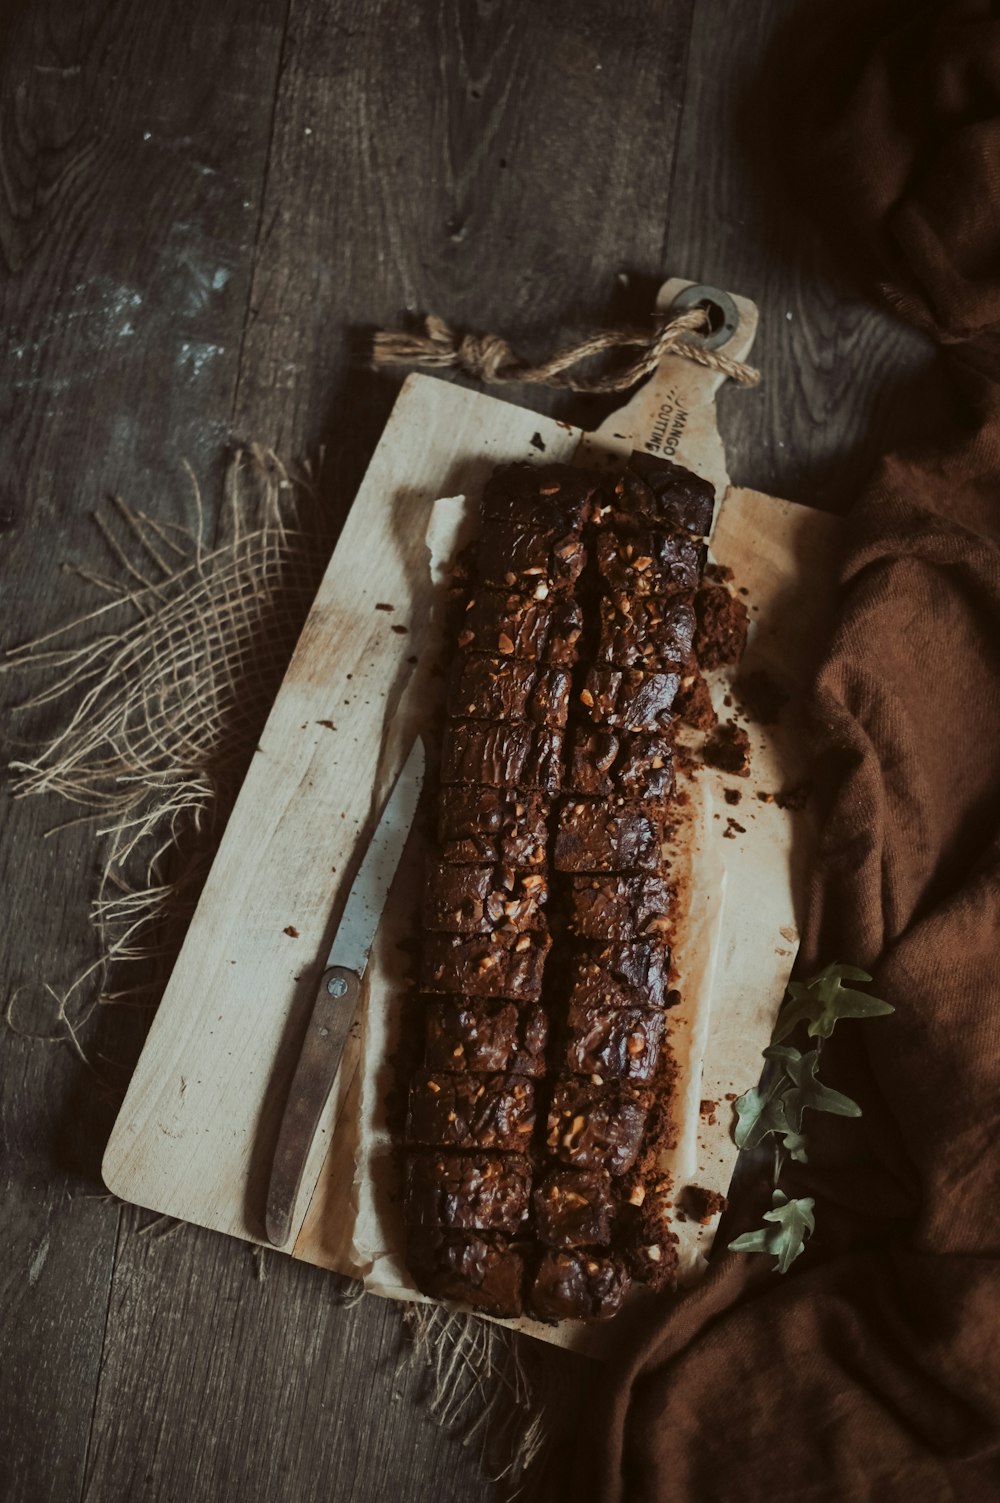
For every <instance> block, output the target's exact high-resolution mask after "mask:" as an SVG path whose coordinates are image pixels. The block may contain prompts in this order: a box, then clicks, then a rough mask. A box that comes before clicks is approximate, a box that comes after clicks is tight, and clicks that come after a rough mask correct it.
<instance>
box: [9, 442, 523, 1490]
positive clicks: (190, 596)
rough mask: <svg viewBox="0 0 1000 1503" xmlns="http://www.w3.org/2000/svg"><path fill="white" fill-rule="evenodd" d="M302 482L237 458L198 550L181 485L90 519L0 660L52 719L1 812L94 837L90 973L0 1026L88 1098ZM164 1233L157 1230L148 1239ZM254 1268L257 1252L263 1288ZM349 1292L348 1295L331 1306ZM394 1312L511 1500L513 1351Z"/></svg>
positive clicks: (268, 622)
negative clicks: (210, 533) (76, 552)
mask: <svg viewBox="0 0 1000 1503" xmlns="http://www.w3.org/2000/svg"><path fill="white" fill-rule="evenodd" d="M317 480H318V477H317V475H316V473H315V472H314V471H313V470H312V469H310V468H309V467H306V468H303V469H300V470H297V471H290V470H287V469H286V468H285V467H284V466H283V465H282V464H281V462H280V461H279V460H278V459H277V457H276V456H275V455H274V454H273V453H270V452H268V451H266V450H264V449H260V448H257V447H249V448H245V449H242V450H240V451H238V452H236V453H234V454H233V455H232V457H231V459H230V462H229V464H228V468H227V472H226V476H225V482H224V485H225V495H224V505H223V516H222V521H221V525H220V529H219V533H218V535H217V538H216V541H215V542H214V544H213V545H212V546H211V547H209V546H208V545H207V544H206V542H205V539H204V526H203V521H202V498H201V495H200V492H199V489H198V486H197V483H196V481H195V479H194V476H193V475H192V476H191V483H192V486H193V490H194V497H195V504H196V507H197V514H198V518H199V522H198V526H197V528H196V529H195V530H193V531H186V530H184V529H182V528H179V527H177V526H174V525H165V524H163V523H161V522H159V521H157V520H156V519H155V518H154V517H151V516H149V515H147V514H146V513H145V512H143V511H141V510H138V509H137V508H135V507H133V506H131V505H129V504H128V503H127V502H125V501H123V500H120V499H118V500H115V501H113V502H111V503H109V505H108V506H107V507H106V508H104V510H102V511H101V512H100V513H99V514H98V516H97V517H96V518H95V521H96V523H97V525H98V527H99V528H100V530H101V532H102V534H103V537H104V541H105V543H106V546H107V549H108V554H109V560H110V564H111V570H110V572H108V573H101V574H98V573H93V572H91V571H89V570H84V569H76V570H75V571H74V572H76V573H77V574H78V575H80V576H82V578H83V579H84V580H86V581H87V583H88V584H89V585H90V586H91V588H92V589H93V591H94V597H95V603H94V606H93V608H92V609H91V610H89V611H87V612H86V613H84V614H83V615H81V616H79V617H77V618H75V619H74V620H72V621H69V622H67V623H66V624H65V625H64V626H62V627H60V628H59V629H57V630H55V631H51V632H49V633H47V634H46V635H45V636H44V637H40V638H38V639H36V640H35V641H31V642H27V643H25V644H24V645H23V646H20V647H16V648H15V649H14V650H13V651H11V652H9V653H8V654H7V656H6V658H5V659H4V661H3V662H2V664H0V673H2V674H3V676H4V677H5V678H6V679H7V680H8V682H10V681H13V683H14V685H16V688H15V691H14V692H15V696H16V701H17V702H16V713H15V731H16V732H18V733H19V732H20V727H21V725H22V723H23V722H26V724H27V726H28V727H29V728H30V724H31V720H32V713H33V712H35V713H42V712H46V713H48V714H50V715H51V714H53V713H54V714H55V718H56V723H57V726H58V728H57V729H56V730H55V732H53V733H52V734H51V735H50V736H49V738H48V739H47V741H46V742H45V743H44V744H43V745H40V746H35V747H34V748H32V750H31V752H30V753H29V754H26V755H24V756H23V757H22V758H21V759H20V760H17V761H15V762H13V763H11V764H10V768H9V771H10V773H11V775H12V780H13V794H14V797H16V798H34V797H37V796H38V795H40V794H54V795H57V796H58V798H59V799H61V800H62V801H63V803H64V804H65V805H67V806H68V807H69V810H70V814H71V818H70V821H69V822H73V821H74V820H82V821H88V822H90V823H91V824H92V825H93V828H94V840H95V846H96V849H97V852H98V858H99V859H98V875H97V878H96V891H95V894H94V896H93V898H92V901H91V906H90V916H91V920H92V923H93V926H94V930H95V934H96V942H97V943H96V953H97V959H96V960H94V962H93V963H92V964H91V965H90V966H88V967H87V969H86V970H85V971H84V972H83V973H82V974H81V975H79V976H77V977H76V978H75V979H72V980H69V979H68V978H59V977H56V976H51V977H43V978H42V980H43V991H42V993H41V995H40V994H39V989H38V988H37V987H33V988H32V989H31V990H30V992H28V991H27V990H25V991H22V992H18V993H15V994H14V995H13V996H11V997H10V998H9V999H8V1000H7V1004H6V1020H7V1023H8V1026H9V1027H11V1028H12V1029H14V1030H15V1031H16V1032H18V1033H19V1034H22V1035H26V1036H29V1037H32V1038H35V1039H38V1040H45V1041H47V1042H50V1043H57V1042H65V1043H66V1044H68V1045H69V1046H70V1047H71V1048H72V1049H73V1050H74V1051H75V1052H76V1053H77V1054H78V1055H79V1056H80V1058H81V1059H82V1060H83V1061H84V1063H85V1064H86V1065H87V1066H88V1067H89V1069H90V1070H92V1071H93V1074H94V1077H95V1088H102V1089H104V1090H108V1089H113V1083H109V1082H108V1081H107V1080H105V1079H104V1074H105V1073H106V1071H105V1064H106V1062H105V1061H103V1060H102V1059H101V1058H99V1057H95V1055H94V1052H93V1049H92V1047H91V1042H90V1041H91V1038H92V1037H93V1033H94V1024H95V1021H96V1020H95V1016H94V1015H95V1013H96V1012H97V1010H98V1009H100V1008H107V1007H114V1006H120V1005H126V1006H138V1007H146V1008H148V1009H150V1010H152V1009H153V1008H155V1006H156V1003H157V1002H158V1001H159V998H160V995H161V993H162V990H163V987H164V985H165V983H166V980H167V977H168V976H169V973H170V969H171V967H172V965H173V962H174V960H175V959H176V956H177V954H178V952H179V950H180V946H181V943H182V941H183V938H184V933H185V931H186V928H187V925H188V922H189V920H190V918H191V915H192V914H193V912H194V909H195V905H196V903H197V901H198V897H199V894H200V892H201V889H202V886H203V884H204V881H205V878H206V877H207V875H208V871H209V868H210V866H211V863H212V859H213V857H214V855H215V851H216V849H217V847H218V844H219V840H220V839H221V836H222V832H223V830H224V828H225V825H226V821H227V819H228V817H229V813H230V811H231V809H232V807H233V804H234V802H235V799H236V796H237V794H238V792H239V788H240V785H241V782H242V780H243V776H244V773H245V771H246V768H247V766H248V765H249V762H250V760H251V757H252V756H253V752H254V748H255V747H256V745H257V743H258V740H259V737H260V733H261V730H262V729H263V726H264V722H265V720H266V718H267V715H268V712H269V710H270V708H271V705H272V703H273V701H274V698H275V695H276V694H277V691H278V688H279V686H280V684H281V680H282V677H283V675H284V672H285V668H286V666H287V663H288V661H289V658H290V657H291V654H292V651H293V649H294V647H295V643H296V641H297V639H298V636H299V633H300V631H301V629H302V626H303V624H304V622H305V618H306V615H307V613H308V610H309V607H310V605H311V603H312V600H313V597H314V596H315V593H316V590H317V588H318V586H319V582H320V579H321V578H322V575H323V572H324V570H325V568H326V565H327V562H328V560H329V557H330V552H331V549H332V546H333V542H334V537H335V533H336V530H337V529H336V525H335V520H334V518H333V517H332V516H331V515H330V513H329V509H328V508H324V507H323V505H322V504H321V501H320V498H319V494H318V487H317ZM64 823H65V821H64ZM67 982H68V984H67ZM169 1229H170V1227H169V1225H167V1226H164V1218H157V1219H156V1221H155V1222H152V1223H150V1224H149V1227H148V1228H147V1230H153V1231H154V1234H155V1235H157V1236H159V1235H162V1234H163V1231H164V1230H169ZM267 1261H268V1259H267V1257H266V1255H261V1256H259V1257H258V1260H257V1264H256V1273H257V1277H258V1278H260V1279H263V1278H264V1277H266V1266H267ZM362 1292H363V1290H362V1287H361V1286H360V1285H359V1286H354V1287H350V1286H349V1287H348V1289H347V1291H346V1294H345V1296H344V1300H343V1302H344V1303H345V1304H348V1305H349V1304H351V1303H352V1302H354V1301H355V1300H356V1299H357V1298H358V1297H360V1293H362ZM401 1308H402V1309H403V1325H404V1329H405V1330H406V1332H407V1334H408V1336H409V1337H410V1338H411V1339H409V1340H407V1341H406V1342H405V1344H404V1352H403V1357H402V1361H403V1362H404V1363H408V1364H411V1365H414V1366H415V1367H416V1368H417V1369H418V1370H419V1371H420V1373H421V1375H422V1381H423V1392H424V1398H425V1401H426V1404H427V1407H428V1409H429V1412H430V1413H431V1414H432V1415H433V1417H434V1418H435V1420H436V1421H437V1422H438V1423H440V1424H441V1425H442V1426H444V1427H445V1428H446V1429H447V1430H449V1431H450V1432H452V1433H453V1434H455V1435H456V1436H458V1437H460V1438H461V1440H462V1441H463V1442H464V1443H465V1444H467V1445H469V1446H471V1447H474V1448H475V1449H476V1450H477V1453H478V1455H479V1458H480V1461H481V1463H482V1466H483V1468H484V1470H485V1471H486V1472H487V1473H488V1474H489V1475H490V1476H491V1477H493V1478H497V1479H499V1478H502V1479H503V1480H504V1482H505V1484H508V1485H509V1487H510V1488H511V1489H512V1490H513V1491H517V1492H520V1494H521V1496H525V1493H524V1491H523V1489H522V1486H521V1484H522V1482H523V1479H524V1477H525V1474H526V1472H529V1471H530V1470H531V1464H532V1462H534V1461H535V1460H536V1458H537V1457H538V1453H539V1450H540V1448H541V1445H542V1439H543V1435H544V1433H545V1430H546V1421H545V1404H544V1385H543V1384H542V1382H541V1379H540V1378H536V1379H535V1380H532V1379H531V1378H529V1375H528V1371H527V1367H526V1363H528V1362H530V1361H531V1356H530V1355H529V1354H526V1353H525V1351H524V1348H525V1346H526V1345H527V1343H525V1342H524V1341H518V1340H517V1339H516V1338H515V1337H514V1336H513V1335H512V1333H510V1332H509V1331H506V1330H504V1329H503V1328H501V1327H497V1326H494V1325H491V1324H489V1323H487V1322H484V1321H481V1320H477V1319H475V1318H474V1317H471V1316H465V1315H456V1314H453V1313H449V1312H446V1311H444V1310H442V1309H439V1308H437V1307H433V1306H417V1307H401ZM536 1365H538V1364H536ZM534 1471H535V1473H537V1471H538V1468H537V1467H536V1468H535V1469H534ZM532 1488H533V1489H534V1483H532Z"/></svg>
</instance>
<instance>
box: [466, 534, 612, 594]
mask: <svg viewBox="0 0 1000 1503" xmlns="http://www.w3.org/2000/svg"><path fill="white" fill-rule="evenodd" d="M586 556H587V555H586V551H585V549H584V546H583V540H582V538H581V537H580V534H579V532H578V531H576V530H575V529H574V528H567V527H566V526H565V525H564V524H563V523H562V522H561V521H558V520H557V521H555V522H553V523H551V524H548V525H539V523H537V522H533V521H531V520H530V519H529V520H519V519H513V520H511V521H509V522H491V523H490V525H489V526H488V527H486V528H484V530H483V532H482V534H481V535H480V538H479V544H478V547H477V550H476V562H477V565H478V568H479V578H480V580H481V582H482V583H483V584H484V585H486V587H487V588H488V589H491V590H517V591H519V592H520V593H521V594H524V595H530V596H532V597H533V599H535V600H547V599H548V597H549V596H550V595H551V594H553V593H556V592H562V591H567V590H571V589H572V588H573V585H574V584H575V583H576V581H577V580H578V579H579V577H580V574H581V573H582V571H583V566H584V563H585V562H586Z"/></svg>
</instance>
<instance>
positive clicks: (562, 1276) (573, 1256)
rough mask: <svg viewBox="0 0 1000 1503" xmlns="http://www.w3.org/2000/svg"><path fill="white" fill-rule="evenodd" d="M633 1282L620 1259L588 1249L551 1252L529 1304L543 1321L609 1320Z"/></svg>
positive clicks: (620, 1305)
mask: <svg viewBox="0 0 1000 1503" xmlns="http://www.w3.org/2000/svg"><path fill="white" fill-rule="evenodd" d="M629 1285H630V1279H629V1276H628V1273H627V1272H626V1269H625V1267H624V1265H623V1263H622V1261H621V1259H620V1258H617V1257H614V1256H613V1255H605V1254H600V1253H592V1252H589V1251H587V1250H584V1249H576V1250H565V1251H562V1250H556V1249H554V1248H553V1249H550V1250H549V1251H548V1252H547V1253H546V1254H545V1256H544V1257H543V1258H542V1261H541V1263H540V1264H539V1267H538V1272H537V1274H536V1275H535V1281H534V1283H533V1284H532V1286H531V1293H530V1295H529V1303H530V1305H531V1308H532V1310H534V1312H535V1314H536V1315H538V1316H540V1317H541V1319H542V1320H609V1319H610V1318H611V1316H612V1315H617V1314H618V1311H619V1310H620V1309H621V1307H622V1301H623V1300H624V1298H625V1295H626V1294H627V1292H628V1289H629Z"/></svg>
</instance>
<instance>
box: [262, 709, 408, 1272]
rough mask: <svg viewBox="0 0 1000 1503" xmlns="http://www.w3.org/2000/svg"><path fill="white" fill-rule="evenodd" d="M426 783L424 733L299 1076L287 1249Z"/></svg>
mask: <svg viewBox="0 0 1000 1503" xmlns="http://www.w3.org/2000/svg"><path fill="white" fill-rule="evenodd" d="M423 781H424V744H423V742H422V741H421V740H420V738H419V736H418V737H417V739H416V741H415V742H414V743H413V747H412V749H411V751H410V755H409V756H408V757H407V759H406V761H405V763H404V764H403V769H402V771H401V772H400V774H399V776H398V778H397V779H396V782H395V784H394V786H393V789H392V792H391V793H390V795H389V798H388V800H387V802H386V805H385V808H384V809H383V811H382V817H381V819H380V820H379V822H378V825H377V827H376V829H375V834H374V835H373V836H372V838H371V844H370V845H369V847H368V849H367V851H366V852H365V855H364V859H363V861H362V862H361V867H360V869H359V871H358V874H357V876H356V877H355V879H354V882H353V884H352V885H351V890H350V892H349V893H348V895H347V903H346V905H345V907H344V912H343V915H342V917H341V920H340V923H339V924H338V925H337V932H336V934H335V935H334V939H333V944H332V946H331V947H330V953H329V955H328V956H327V958H326V969H325V970H324V972H323V976H322V979H321V981H320V983H319V990H318V992H317V994H316V1001H315V1003H314V1004H313V1010H312V1015H311V1016H310V1019H309V1027H308V1030H307V1032H306V1036H305V1039H304V1041H303V1044H302V1052H301V1054H300V1055H299V1062H298V1064H297V1065H296V1067H295V1074H294V1075H293V1076H292V1084H291V1087H290V1089H289V1093H288V1103H287V1105H286V1107H285V1115H284V1117H283V1118H282V1122H281V1129H280V1131H279V1133H278V1144H277V1147H276V1149H275V1151H274V1163H273V1166H272V1168H271V1180H270V1184H269V1185H268V1191H267V1210H266V1213H265V1217H264V1227H265V1230H266V1232H267V1240H268V1241H269V1242H271V1243H273V1244H274V1246H275V1247H283V1246H284V1244H285V1243H286V1242H287V1241H288V1238H289V1236H290V1235H291V1230H292V1214H293V1212H294V1209H295V1202H296V1200H297V1198H298V1193H299V1188H300V1186H301V1184H302V1176H303V1174H304V1172H305V1167H306V1159H307V1158H308V1156H309V1150H310V1149H311V1147H312V1142H313V1138H314V1137H315V1136H316V1129H317V1128H318V1126H319V1121H320V1118H321V1117H322V1115H323V1111H324V1109H325V1107H326V1103H327V1101H328V1100H329V1097H330V1092H331V1091H332V1090H333V1083H334V1080H335V1079H336V1076H337V1070H338V1068H339V1066H340V1059H341V1056H342V1054H343V1052H344V1045H345V1044H346V1043H347V1034H348V1031H349V1029H350V1026H351V1023H352V1022H353V1021H354V1014H355V1012H356V1011H357V1006H358V998H359V996H360V994H361V978H362V976H363V975H364V973H365V968H366V966H367V965H368V954H369V951H370V950H371V947H372V943H373V941H374V939H375V934H376V931H377V929H378V926H379V923H380V921H381V918H382V910H383V908H384V907H385V900H386V897H387V896H388V893H389V888H390V887H391V885H392V879H393V877H394V876H395V874H396V868H397V866H398V865H399V858H400V856H401V855H402V854H403V847H404V845H405V844H406V838H407V836H408V835H409V833H410V826H411V825H412V824H413V816H414V814H415V813H416V809H417V800H418V799H419V797H420V789H421V787H422V786H423Z"/></svg>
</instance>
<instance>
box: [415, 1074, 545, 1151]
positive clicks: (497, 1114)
mask: <svg viewBox="0 0 1000 1503" xmlns="http://www.w3.org/2000/svg"><path fill="white" fill-rule="evenodd" d="M534 1125H535V1088H534V1086H533V1084H532V1082H531V1081H530V1080H528V1079H526V1078H525V1077H524V1076H518V1075H468V1074H466V1075H451V1074H446V1073H445V1072H444V1071H433V1070H421V1071H419V1072H418V1073H417V1074H416V1075H415V1076H414V1077H413V1079H412V1080H411V1082H410V1102H409V1111H408V1113H407V1118H406V1141H407V1142H408V1143H414V1144H419V1145H423V1146H429V1147H441V1148H501V1149H506V1150H508V1151H509V1150H511V1149H523V1148H525V1147H526V1146H527V1144H528V1141H529V1139H530V1137H531V1130H532V1128H533V1127H534Z"/></svg>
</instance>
